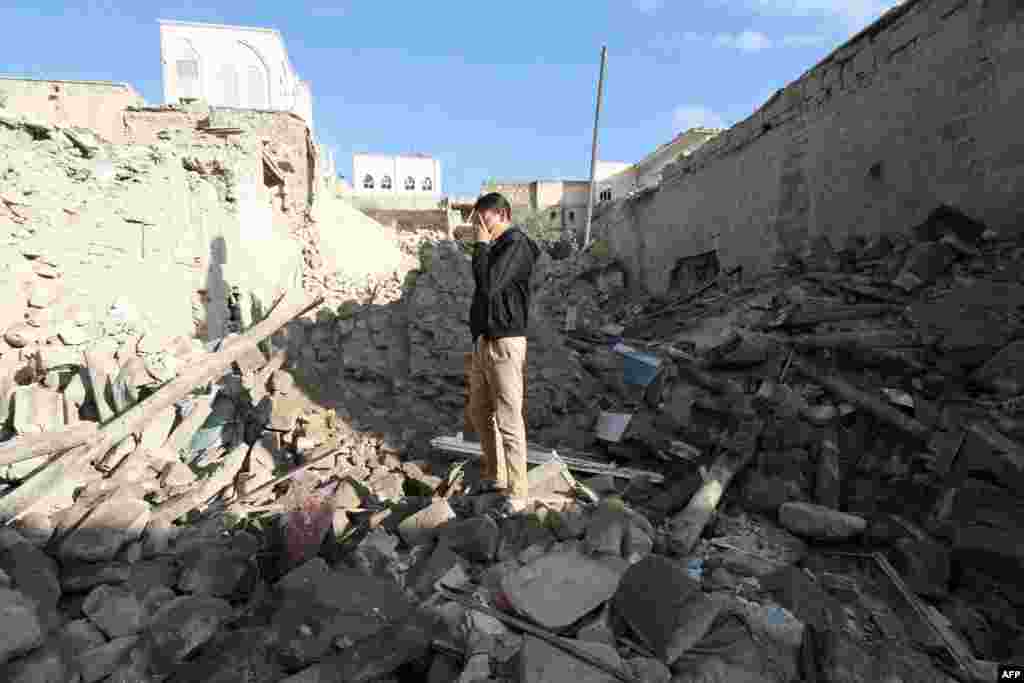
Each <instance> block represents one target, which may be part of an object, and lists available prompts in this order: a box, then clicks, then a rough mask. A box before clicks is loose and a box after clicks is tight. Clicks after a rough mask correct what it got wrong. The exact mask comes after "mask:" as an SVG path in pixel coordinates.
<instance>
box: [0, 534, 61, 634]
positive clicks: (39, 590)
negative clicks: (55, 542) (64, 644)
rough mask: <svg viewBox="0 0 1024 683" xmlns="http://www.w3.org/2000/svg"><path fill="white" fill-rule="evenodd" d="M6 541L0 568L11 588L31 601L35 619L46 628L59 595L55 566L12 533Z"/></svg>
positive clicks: (51, 618)
mask: <svg viewBox="0 0 1024 683" xmlns="http://www.w3.org/2000/svg"><path fill="white" fill-rule="evenodd" d="M8 538H9V539H10V544H4V545H5V546H6V547H4V549H3V550H0V569H2V570H3V571H5V572H6V573H7V575H8V576H9V577H10V579H11V581H12V582H13V586H14V588H16V589H17V590H18V591H20V592H21V593H24V594H25V595H27V596H28V597H29V598H31V599H32V600H34V601H35V603H36V608H37V611H38V614H39V618H40V619H42V621H43V624H44V625H47V624H49V623H50V622H51V621H52V620H53V619H54V617H55V615H56V612H55V610H56V607H57V601H58V600H60V596H61V590H60V580H59V579H58V574H57V572H58V570H57V563H56V562H54V561H53V560H52V559H51V558H50V557H49V556H48V555H46V553H44V552H43V551H42V550H39V549H38V548H36V547H35V546H33V545H32V544H31V543H29V542H28V541H26V540H24V538H23V537H21V536H20V535H18V534H17V533H15V532H13V530H12V531H11V535H9V536H8Z"/></svg>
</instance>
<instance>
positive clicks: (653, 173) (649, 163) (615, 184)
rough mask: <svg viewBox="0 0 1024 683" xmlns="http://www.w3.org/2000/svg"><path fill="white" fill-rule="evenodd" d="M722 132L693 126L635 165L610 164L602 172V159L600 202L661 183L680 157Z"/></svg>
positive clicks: (598, 198) (597, 199) (599, 173)
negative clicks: (662, 175) (663, 176)
mask: <svg viewBox="0 0 1024 683" xmlns="http://www.w3.org/2000/svg"><path fill="white" fill-rule="evenodd" d="M720 132H722V131H721V130H720V129H717V128H691V129H689V130H686V131H683V132H682V133H680V134H679V135H677V136H676V137H674V138H673V139H672V140H671V141H669V142H667V143H665V144H663V145H661V146H659V147H658V148H657V149H655V150H654V151H653V152H651V153H650V154H648V155H647V156H645V157H644V158H643V159H641V160H640V161H638V162H636V163H635V164H626V165H625V167H619V168H617V166H622V165H621V164H611V163H609V164H607V165H606V166H605V167H604V169H603V170H604V171H605V173H601V172H600V171H601V170H602V166H601V163H602V162H598V167H597V170H598V171H599V172H598V173H596V174H595V182H596V183H597V197H596V198H595V200H596V201H598V202H608V201H614V200H618V199H622V198H623V197H626V196H628V195H630V194H631V193H633V192H637V191H639V190H643V189H644V188H649V187H655V186H657V185H659V184H661V172H662V170H663V169H664V168H665V166H667V165H668V164H670V163H672V162H673V161H675V160H676V159H678V158H679V157H680V156H689V155H690V154H693V152H695V151H696V150H697V149H698V148H699V147H700V146H701V145H703V144H704V143H705V142H707V141H708V140H710V139H711V138H713V137H715V136H716V135H718V134H719V133H720Z"/></svg>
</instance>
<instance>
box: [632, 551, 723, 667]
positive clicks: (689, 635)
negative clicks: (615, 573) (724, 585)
mask: <svg viewBox="0 0 1024 683" xmlns="http://www.w3.org/2000/svg"><path fill="white" fill-rule="evenodd" d="M652 586H657V587H658V588H657V589H656V590H652V589H651V587H652ZM613 606H614V610H615V614H616V615H617V616H618V617H619V618H621V619H622V620H623V621H624V622H625V623H626V624H627V625H628V626H629V627H630V629H631V630H632V632H633V633H634V634H636V636H637V637H638V639H639V640H640V642H642V643H644V644H646V645H647V647H648V648H649V649H650V650H651V652H652V653H653V654H654V655H655V656H656V657H657V658H658V659H660V660H662V661H664V662H667V663H668V664H669V665H671V664H672V663H673V662H674V661H675V660H676V659H678V658H679V657H680V655H681V654H682V653H683V652H685V651H686V649H687V648H688V647H690V646H692V645H693V644H694V643H695V642H697V641H698V640H699V639H700V638H701V637H702V636H703V635H704V634H705V633H706V632H707V629H708V628H709V626H710V624H711V621H712V620H713V619H714V618H715V616H716V615H717V614H718V612H719V609H720V608H719V607H718V605H717V603H715V602H714V601H712V600H710V599H708V598H706V597H705V596H704V594H703V593H701V592H700V584H699V583H697V581H695V580H694V579H693V578H691V577H690V576H689V574H688V573H687V571H686V568H685V567H683V566H682V565H680V564H679V563H677V562H674V561H672V560H669V559H667V558H664V557H661V556H658V555H650V556H648V557H646V558H644V559H643V560H641V561H640V562H637V563H636V564H634V565H633V566H631V567H630V568H629V569H628V570H627V571H626V573H625V575H624V576H623V578H622V582H621V584H620V585H619V587H618V591H617V592H616V594H615V600H614V603H613Z"/></svg>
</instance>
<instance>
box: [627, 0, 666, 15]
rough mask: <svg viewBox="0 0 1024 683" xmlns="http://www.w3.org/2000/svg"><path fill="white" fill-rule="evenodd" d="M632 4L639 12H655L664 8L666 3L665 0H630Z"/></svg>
mask: <svg viewBox="0 0 1024 683" xmlns="http://www.w3.org/2000/svg"><path fill="white" fill-rule="evenodd" d="M630 4H631V5H632V6H633V9H635V10H636V11H637V12H643V13H644V14H654V13H655V12H657V11H658V10H660V9H661V8H662V6H663V5H664V4H665V0H630Z"/></svg>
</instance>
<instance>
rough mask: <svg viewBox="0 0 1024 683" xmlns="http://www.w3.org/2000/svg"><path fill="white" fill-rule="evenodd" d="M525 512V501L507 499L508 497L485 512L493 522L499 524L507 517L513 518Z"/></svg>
mask: <svg viewBox="0 0 1024 683" xmlns="http://www.w3.org/2000/svg"><path fill="white" fill-rule="evenodd" d="M525 510H526V501H524V500H521V499H516V498H509V497H508V496H506V497H504V498H502V499H501V500H500V501H499V502H498V504H497V505H495V506H494V507H493V508H491V509H490V510H488V511H487V514H488V515H489V516H490V517H493V518H494V521H496V522H500V521H501V520H503V519H508V518H509V517H515V516H516V515H520V514H522V513H523V512H524V511H525Z"/></svg>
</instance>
